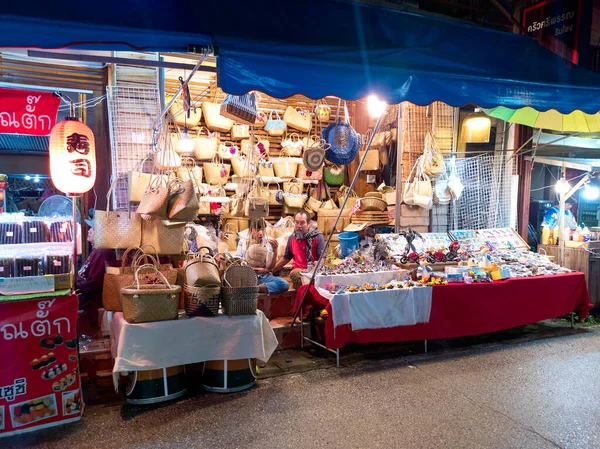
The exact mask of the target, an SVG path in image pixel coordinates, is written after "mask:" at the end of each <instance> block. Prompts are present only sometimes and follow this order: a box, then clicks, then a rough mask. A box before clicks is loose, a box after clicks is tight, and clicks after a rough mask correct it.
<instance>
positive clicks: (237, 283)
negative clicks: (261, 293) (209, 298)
mask: <svg viewBox="0 0 600 449" xmlns="http://www.w3.org/2000/svg"><path fill="white" fill-rule="evenodd" d="M257 299H258V278H257V277H256V273H255V272H254V270H253V269H252V268H250V267H249V266H247V265H240V264H233V265H231V266H230V267H229V268H227V270H225V274H224V275H223V290H222V298H221V303H222V305H223V310H224V311H225V313H226V314H227V315H229V316H236V315H255V314H256V303H257Z"/></svg>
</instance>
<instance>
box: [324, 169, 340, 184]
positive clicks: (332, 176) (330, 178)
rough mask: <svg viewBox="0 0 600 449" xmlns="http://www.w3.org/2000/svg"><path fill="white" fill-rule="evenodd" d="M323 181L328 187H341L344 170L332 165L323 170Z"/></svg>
mask: <svg viewBox="0 0 600 449" xmlns="http://www.w3.org/2000/svg"><path fill="white" fill-rule="evenodd" d="M323 179H324V180H325V182H326V183H327V185H328V186H341V185H342V184H344V168H343V167H338V166H337V165H332V166H331V167H325V168H324V169H323Z"/></svg>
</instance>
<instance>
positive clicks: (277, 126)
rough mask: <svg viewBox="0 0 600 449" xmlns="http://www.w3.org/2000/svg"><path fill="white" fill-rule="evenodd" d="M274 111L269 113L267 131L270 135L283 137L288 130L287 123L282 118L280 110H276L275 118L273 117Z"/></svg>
mask: <svg viewBox="0 0 600 449" xmlns="http://www.w3.org/2000/svg"><path fill="white" fill-rule="evenodd" d="M273 112H275V111H271V112H270V113H269V120H267V123H266V124H265V131H266V132H267V134H269V136H273V137H281V136H283V135H284V134H285V132H286V130H287V124H286V123H285V122H284V121H283V120H281V116H280V115H279V113H278V112H275V118H273Z"/></svg>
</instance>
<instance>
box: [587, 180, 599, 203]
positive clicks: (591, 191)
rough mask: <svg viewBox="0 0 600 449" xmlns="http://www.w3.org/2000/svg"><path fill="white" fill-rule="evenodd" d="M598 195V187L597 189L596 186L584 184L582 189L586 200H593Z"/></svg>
mask: <svg viewBox="0 0 600 449" xmlns="http://www.w3.org/2000/svg"><path fill="white" fill-rule="evenodd" d="M599 196H600V189H598V187H596V186H592V185H589V184H586V186H585V188H584V189H583V197H584V198H585V199H586V200H590V201H594V200H596V199H598V197H599Z"/></svg>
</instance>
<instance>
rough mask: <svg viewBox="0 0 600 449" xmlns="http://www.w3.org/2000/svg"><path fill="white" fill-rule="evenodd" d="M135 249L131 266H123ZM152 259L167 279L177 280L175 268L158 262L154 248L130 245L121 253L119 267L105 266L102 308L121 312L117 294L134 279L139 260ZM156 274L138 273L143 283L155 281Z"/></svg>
mask: <svg viewBox="0 0 600 449" xmlns="http://www.w3.org/2000/svg"><path fill="white" fill-rule="evenodd" d="M148 249H150V252H149V253H148V254H142V253H144V251H145V250H148ZM132 251H135V254H134V256H133V259H132V262H131V266H129V267H128V266H125V264H126V262H127V261H128V255H129V254H130V253H131V252H132ZM143 261H145V262H148V261H152V262H153V263H154V265H155V267H156V269H157V270H159V271H160V272H161V273H162V274H163V276H165V277H166V278H167V280H168V281H169V282H170V283H171V284H174V283H176V282H177V270H176V269H174V268H173V265H171V264H159V262H158V254H157V253H156V249H154V248H150V247H144V248H142V247H138V246H136V247H132V248H128V249H127V250H126V251H125V253H124V254H123V259H122V261H121V266H120V267H107V268H106V274H105V275H104V281H103V285H102V306H103V307H104V309H106V310H109V311H111V312H122V311H123V305H122V304H121V295H120V294H119V292H120V290H121V288H122V287H127V286H129V285H131V284H133V282H134V281H135V272H136V270H137V269H138V268H139V266H140V263H141V262H143ZM155 281H156V275H155V274H154V273H144V274H143V275H140V282H143V283H145V284H150V283H155Z"/></svg>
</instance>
